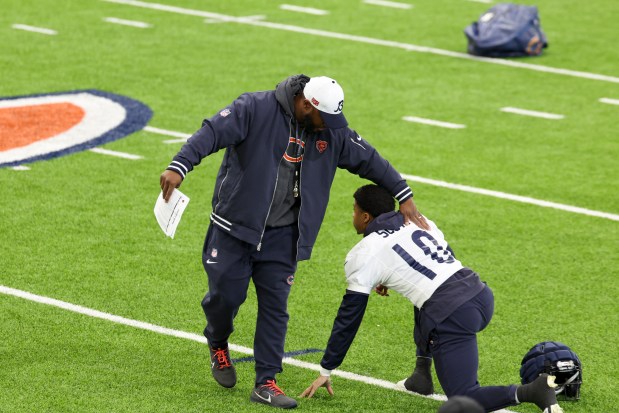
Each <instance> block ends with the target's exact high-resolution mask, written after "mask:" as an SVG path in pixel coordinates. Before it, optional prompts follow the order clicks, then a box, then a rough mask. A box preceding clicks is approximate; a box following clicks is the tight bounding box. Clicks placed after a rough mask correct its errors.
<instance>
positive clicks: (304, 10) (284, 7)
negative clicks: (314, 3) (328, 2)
mask: <svg viewBox="0 0 619 413" xmlns="http://www.w3.org/2000/svg"><path fill="white" fill-rule="evenodd" d="M279 8H280V9H282V10H287V11H296V12H299V13H307V14H314V15H316V16H324V15H327V14H329V12H328V11H327V10H320V9H314V8H312V7H300V6H293V5H291V4H280V5H279Z"/></svg>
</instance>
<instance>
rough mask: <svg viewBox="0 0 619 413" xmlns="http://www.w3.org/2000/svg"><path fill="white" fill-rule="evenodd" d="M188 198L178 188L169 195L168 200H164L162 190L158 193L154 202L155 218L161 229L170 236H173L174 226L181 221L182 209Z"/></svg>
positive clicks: (183, 209)
mask: <svg viewBox="0 0 619 413" xmlns="http://www.w3.org/2000/svg"><path fill="white" fill-rule="evenodd" d="M188 203H189V198H188V197H187V196H186V195H185V194H183V193H182V192H181V191H179V190H178V189H175V190H174V192H172V195H171V196H170V200H169V201H168V202H165V200H164V199H163V192H161V193H160V194H159V198H157V202H156V203H155V218H157V222H158V223H159V226H160V227H161V230H162V231H163V232H164V233H165V234H166V235H167V236H168V237H171V238H174V233H175V232H176V227H178V224H179V222H181V217H182V216H183V211H185V208H187V204H188Z"/></svg>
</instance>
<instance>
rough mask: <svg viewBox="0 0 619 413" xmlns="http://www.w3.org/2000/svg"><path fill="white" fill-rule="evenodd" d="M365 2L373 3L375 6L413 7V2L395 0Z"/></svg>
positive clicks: (366, 2) (365, 0) (365, 1)
mask: <svg viewBox="0 0 619 413" xmlns="http://www.w3.org/2000/svg"><path fill="white" fill-rule="evenodd" d="M363 2H364V3H365V4H372V5H374V6H384V7H392V8H394V9H412V8H413V5H412V4H407V3H396V2H395V1H385V0H363Z"/></svg>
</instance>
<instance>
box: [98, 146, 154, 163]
mask: <svg viewBox="0 0 619 413" xmlns="http://www.w3.org/2000/svg"><path fill="white" fill-rule="evenodd" d="M89 151H90V152H94V153H98V154H101V155H109V156H116V157H117V158H123V159H130V160H132V161H137V160H138V159H143V158H144V157H143V156H140V155H132V154H130V153H125V152H117V151H111V150H109V149H103V148H92V149H89Z"/></svg>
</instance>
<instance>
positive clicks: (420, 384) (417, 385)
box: [402, 357, 434, 396]
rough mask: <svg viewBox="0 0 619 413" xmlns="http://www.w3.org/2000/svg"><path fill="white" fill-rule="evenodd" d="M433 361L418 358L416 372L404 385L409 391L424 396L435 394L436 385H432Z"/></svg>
mask: <svg viewBox="0 0 619 413" xmlns="http://www.w3.org/2000/svg"><path fill="white" fill-rule="evenodd" d="M431 367H432V359H431V358H427V357H417V364H416V365H415V370H414V371H413V374H411V376H410V377H408V378H407V379H406V380H404V383H402V385H403V386H404V388H405V389H406V390H408V391H414V392H415V393H419V394H423V395H425V396H427V395H429V394H433V393H434V384H433V383H432V373H431V372H430V368H431Z"/></svg>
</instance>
